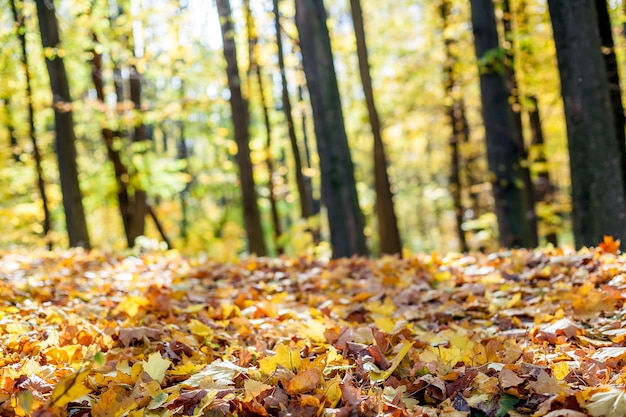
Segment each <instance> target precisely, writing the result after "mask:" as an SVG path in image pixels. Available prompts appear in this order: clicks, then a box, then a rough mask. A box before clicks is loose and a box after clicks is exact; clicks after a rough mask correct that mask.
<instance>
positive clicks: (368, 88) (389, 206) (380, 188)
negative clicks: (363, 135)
mask: <svg viewBox="0 0 626 417" xmlns="http://www.w3.org/2000/svg"><path fill="white" fill-rule="evenodd" d="M350 8H351V10H352V21H353V23H354V34H355V37H356V49H357V55H358V59H359V73H360V75H361V83H362V85H363V92H364V94H365V103H366V104H367V112H368V115H369V119H370V126H371V128H372V135H373V137H374V190H375V191H376V203H375V207H376V219H377V221H378V236H379V239H380V252H381V253H387V254H402V244H401V243H400V232H399V231H398V219H397V217H396V211H395V209H394V206H393V193H392V192H391V183H390V181H389V175H388V173H387V157H386V156H385V145H384V143H383V138H382V134H381V126H380V119H379V117H378V111H377V110H376V103H375V101H374V92H373V89H372V77H371V75H370V66H369V59H368V52H367V42H366V39H365V28H364V26H365V25H364V23H363V11H362V9H361V2H360V0H350Z"/></svg>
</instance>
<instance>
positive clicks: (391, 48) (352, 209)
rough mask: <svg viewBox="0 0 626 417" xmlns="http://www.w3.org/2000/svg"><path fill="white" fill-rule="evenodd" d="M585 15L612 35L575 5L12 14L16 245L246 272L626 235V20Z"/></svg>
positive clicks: (3, 73)
mask: <svg viewBox="0 0 626 417" xmlns="http://www.w3.org/2000/svg"><path fill="white" fill-rule="evenodd" d="M581 4H582V5H581V7H583V8H584V9H581V10H583V12H584V13H582V12H581V13H582V14H584V15H585V16H586V20H585V21H584V24H585V25H590V27H594V28H595V29H594V31H584V32H582V31H580V30H579V28H572V27H571V26H568V23H567V21H565V20H564V19H565V15H566V13H574V11H572V10H570V8H569V6H568V2H561V1H557V0H555V1H549V2H548V4H546V2H543V1H538V0H476V1H472V2H466V1H460V0H436V1H430V0H429V1H426V0H411V1H409V0H394V1H391V0H381V1H377V2H358V1H348V0H325V1H322V0H298V1H291V0H282V1H279V0H272V1H270V0H245V1H243V0H231V1H230V2H229V1H225V0H219V1H218V2H211V1H204V0H55V1H54V2H52V1H41V2H40V1H34V0H0V5H1V6H2V8H1V9H0V42H1V44H2V49H1V50H0V54H1V55H2V58H1V59H0V141H2V143H3V144H5V145H4V146H1V147H0V181H1V182H2V185H3V186H2V187H1V188H0V193H1V194H0V218H2V219H3V221H2V222H0V246H2V247H9V246H11V245H26V246H43V245H51V246H60V247H63V246H68V245H73V246H76V245H83V246H88V245H91V247H95V248H104V249H122V248H125V247H128V246H133V245H134V244H135V243H136V242H137V238H138V237H140V236H147V237H148V238H151V239H155V240H156V241H163V242H167V244H168V245H169V246H171V247H174V248H176V249H179V250H181V251H188V252H194V253H195V252H199V251H204V252H206V253H207V254H208V255H210V256H212V257H216V258H219V259H222V260H232V259H235V258H236V257H237V256H238V255H239V254H241V253H245V252H254V253H257V254H260V255H261V254H270V255H275V254H278V253H282V252H284V253H287V254H291V255H294V254H307V253H308V254H324V255H330V254H331V253H332V251H331V249H332V248H334V249H335V255H336V256H339V255H350V254H353V253H361V254H363V253H370V254H373V255H378V254H380V253H393V252H397V251H398V245H399V242H402V247H403V248H405V249H407V250H411V251H432V250H437V251H439V252H447V251H458V250H494V249H496V248H498V247H500V246H501V245H504V246H514V245H522V246H529V245H530V246H532V245H535V244H536V243H539V244H546V243H556V242H557V241H558V243H571V244H576V245H578V246H581V245H589V244H594V243H597V242H596V240H598V241H599V240H600V239H601V235H602V234H605V233H606V234H613V235H615V236H616V237H618V238H620V237H623V236H622V235H623V233H624V232H623V231H622V228H623V225H624V224H626V222H624V217H625V213H626V207H625V204H626V203H624V198H623V195H624V189H625V188H626V187H625V185H624V178H625V176H626V174H625V173H624V172H623V171H624V169H623V167H624V166H625V165H626V162H625V161H626V159H625V158H624V157H623V153H624V148H626V146H625V145H624V120H623V107H621V108H620V105H621V95H620V94H619V93H620V92H621V90H620V88H621V87H622V86H621V85H620V81H619V80H620V75H621V76H622V77H621V78H622V79H623V71H624V68H625V66H624V54H623V51H624V50H625V48H624V47H625V46H626V36H624V35H625V34H624V33H623V29H624V28H623V26H622V25H621V24H620V22H622V21H623V17H624V11H623V10H624V8H623V5H622V4H621V3H620V2H617V1H615V2H614V1H609V2H605V1H600V0H598V1H596V0H585V1H582V2H581ZM548 5H549V7H548ZM51 6H55V7H51ZM218 6H219V7H218ZM566 9H567V10H566ZM484 10H487V11H489V13H483V11H484ZM296 11H297V13H296ZM305 11H306V12H307V13H313V14H314V15H310V14H309V15H307V16H304V15H303V13H304V12H305ZM591 11H593V13H591ZM38 12H39V13H38ZM44 12H45V13H47V14H44ZM472 12H474V13H473V14H472ZM550 12H552V15H551V14H550ZM296 15H299V16H300V17H299V20H298V25H296ZM324 15H325V16H326V18H324ZM472 16H474V17H473V18H472ZM53 17H54V18H55V19H56V21H57V22H58V36H59V41H58V43H57V42H56V40H55V39H54V38H52V39H51V38H50V35H51V33H48V29H46V28H48V27H49V26H46V25H49V24H50V23H51V22H52V20H51V19H52V18H53ZM479 17H480V18H481V19H478V18H479ZM485 17H489V19H488V21H485V20H484V18H485ZM312 18H316V19H318V21H317V23H315V22H313V23H314V24H315V25H317V26H316V28H317V30H316V31H312V32H311V33H306V34H305V33H303V27H302V25H305V26H306V25H307V23H306V21H305V20H306V19H312ZM42 23H43V26H41V24H42ZM553 23H554V28H555V30H554V35H556V36H554V35H553ZM581 24H582V23H581ZM481 25H482V26H481ZM485 25H488V26H489V27H488V28H487V29H488V30H489V33H485V32H484V28H485ZM481 27H482V29H481ZM44 29H45V30H44ZM324 32H326V34H324ZM474 34H476V36H474ZM575 35H577V36H578V38H576V37H575ZM320 36H322V38H323V37H326V40H325V41H324V39H322V38H320ZM485 36H488V41H485V39H486V38H485ZM555 37H556V39H557V42H556V44H555V40H554V39H555ZM320 42H322V43H320ZM475 42H476V47H477V48H476V49H475V48H474V45H475ZM325 44H328V48H330V49H329V50H326V52H324V54H326V56H327V58H325V59H327V60H328V59H331V60H330V61H327V62H326V63H325V64H324V62H320V61H319V57H318V59H317V61H316V60H315V59H313V60H312V61H311V59H310V56H309V58H307V56H308V54H309V53H310V51H309V52H307V49H306V48H307V47H308V46H307V45H317V46H314V48H318V49H317V51H318V52H313V53H320V52H319V47H320V45H325ZM357 46H358V47H357ZM583 46H584V48H583ZM324 48H327V47H326V46H324ZM557 48H558V49H559V51H558V54H557ZM582 51H585V52H584V53H583V52H582ZM328 53H330V54H332V55H328ZM330 57H332V58H330ZM557 57H558V60H557ZM591 57H593V59H591ZM598 60H599V61H598ZM60 62H62V63H63V64H64V67H65V71H66V74H67V81H68V83H67V89H68V91H65V89H62V90H59V89H58V85H56V86H55V83H56V82H58V80H59V79H58V78H53V79H52V82H51V78H50V76H49V73H48V68H50V67H49V66H48V67H47V66H46V65H54V66H55V68H57V69H55V71H56V70H58V68H60V66H59V63H60ZM592 62H593V64H592ZM316 63H317V65H318V67H319V68H317V69H314V68H313V66H314V65H315V64H316ZM331 63H332V68H333V69H334V74H333V73H332V72H329V70H330V69H331ZM584 65H586V67H585V66H584ZM592 65H593V66H592ZM53 69H54V68H53ZM316 71H317V72H316ZM320 71H321V72H323V74H322V73H321V72H320ZM559 71H560V72H561V75H559ZM321 77H326V78H325V79H322V78H321ZM328 77H330V78H328ZM561 77H562V78H563V96H564V97H565V99H563V98H562V95H561V82H560V80H561ZM573 77H574V78H573ZM575 77H578V78H580V77H582V78H583V79H584V81H585V82H584V84H585V87H584V88H585V90H584V91H583V90H582V87H581V85H578V87H576V86H573V85H572V80H574V79H575ZM489 80H492V81H489ZM489 83H492V84H493V85H496V86H497V89H499V93H498V94H499V95H498V97H499V102H493V101H492V100H491V99H490V97H492V96H491V95H489V94H490V93H486V92H485V88H487V91H493V89H492V88H491V89H490V87H488V85H489ZM493 85H492V87H493ZM481 87H482V89H481ZM573 88H574V90H573ZM575 88H579V90H575ZM66 93H67V96H66ZM481 93H482V95H481ZM318 95H319V96H318ZM70 97H71V99H70ZM316 97H317V98H316ZM592 98H593V100H598V101H597V103H599V104H594V103H596V102H595V101H594V102H591V99H592ZM587 99H589V101H587ZM316 102H317V103H318V104H320V105H321V106H317V105H316V104H314V103H316ZM312 103H313V105H312ZM564 103H565V104H564ZM316 106H317V107H318V108H320V107H321V108H322V110H316ZM337 106H339V107H337ZM329 108H333V110H329ZM599 109H603V110H601V111H600V110H599ZM594 112H598V113H599V114H598V115H595V113H594ZM600 113H601V114H600ZM620 114H621V116H622V117H621V118H620V117H619V116H620ZM494 115H498V116H497V117H496V116H494ZM494 117H495V119H494ZM320 118H322V119H323V118H329V119H332V124H331V125H329V126H330V127H327V128H325V129H326V130H323V129H321V128H320V120H318V119H320ZM600 118H602V122H599V121H600ZM67 120H69V121H70V124H67V123H66V122H67ZM493 120H501V121H503V122H504V125H503V126H506V130H503V129H502V128H501V127H498V126H499V125H497V124H495V123H493ZM566 120H567V127H566ZM593 122H595V124H594V123H593ZM64 123H66V124H64ZM498 123H499V122H498ZM70 125H71V128H72V131H73V133H70V131H69V130H68V129H69V126H70ZM596 125H597V126H598V127H594V126H596ZM600 125H601V127H602V128H603V129H604V130H601V129H600V127H599V126H600ZM64 126H65V127H64ZM610 127H613V128H612V129H609V128H610ZM607 129H608V130H610V131H611V132H610V133H607V132H605V130H607ZM343 132H345V133H343ZM568 135H569V147H568ZM505 143H506V144H508V145H506V147H507V148H506V149H504V148H503V146H502V145H503V144H505ZM70 144H73V146H75V151H73V150H72V145H70ZM507 149H508V150H507ZM328 150H331V151H332V152H327V151H328ZM339 150H340V151H341V152H339V153H337V151H339ZM511 150H512V151H514V152H513V153H509V154H506V152H509V151H511ZM72 152H75V153H72ZM502 152H505V154H506V155H505V154H502ZM594 152H595V153H594ZM503 155H505V156H503ZM507 155H508V156H507ZM570 155H571V156H572V159H571V161H570ZM594 155H596V156H594ZM57 158H58V159H57ZM63 158H65V159H63ZM68 158H69V159H68ZM608 160H610V163H609V162H607V161H608ZM73 164H75V167H76V169H75V170H72V165H73ZM329 167H331V168H329ZM570 167H571V169H570ZM509 174H511V175H509ZM513 174H514V175H513ZM68 176H69V178H70V179H69V180H68V179H67V178H68ZM572 178H573V182H572ZM68 181H69V182H68ZM600 185H601V186H602V187H600ZM68 187H70V188H68ZM618 189H619V191H618ZM71 190H73V191H71ZM499 190H506V192H502V191H499ZM590 190H591V191H590ZM614 191H615V192H614ZM76 192H79V193H81V194H82V197H76V195H77V194H76ZM72 193H73V194H72ZM594 193H595V194H594ZM78 195H80V194H78ZM494 196H495V198H494ZM572 196H573V199H572ZM616 196H617V197H616ZM619 196H622V197H621V199H620V198H619ZM381 201H382V203H381ZM389 202H392V203H393V205H389V204H388V203H389ZM572 202H574V204H572ZM511 204H513V206H512V205H511ZM79 205H82V209H81V208H80V206H79ZM255 207H256V208H255ZM503 207H504V208H505V209H506V208H507V207H508V208H510V207H513V209H510V210H508V209H507V210H504V209H503ZM572 207H573V208H574V209H573V210H572ZM68 209H70V211H68ZM71 210H74V211H71ZM81 212H82V213H84V219H85V220H84V229H83V226H82V220H81V214H80V213H81ZM384 213H387V214H384ZM507 213H508V214H507ZM394 216H395V218H394ZM394 225H397V226H396V229H397V230H398V231H399V234H397V233H395V230H394ZM343 228H345V230H344V231H341V230H342V229H343ZM87 230H88V234H87ZM68 232H69V234H68ZM77 233H78V234H77ZM333 235H334V236H335V237H334V238H333ZM343 245H345V246H343Z"/></svg>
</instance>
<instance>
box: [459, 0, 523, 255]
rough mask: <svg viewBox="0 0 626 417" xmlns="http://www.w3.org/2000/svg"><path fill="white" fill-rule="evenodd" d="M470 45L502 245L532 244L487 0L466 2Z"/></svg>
mask: <svg viewBox="0 0 626 417" xmlns="http://www.w3.org/2000/svg"><path fill="white" fill-rule="evenodd" d="M471 9H472V28H473V31H474V44H475V47H476V56H477V58H478V61H479V63H480V64H479V67H480V68H479V69H480V90H481V102H482V114H483V120H484V123H485V133H486V139H487V162H488V164H489V170H490V171H491V174H492V177H493V180H492V188H493V196H494V200H495V206H496V216H497V219H498V229H499V232H500V245H502V246H504V247H515V246H524V247H528V246H531V245H532V241H531V233H530V225H529V223H528V217H527V216H526V213H527V209H526V205H525V199H524V190H523V186H522V185H521V184H523V180H522V173H521V166H520V165H521V162H522V160H523V156H522V150H521V149H520V146H519V141H518V140H517V139H516V135H517V133H516V131H515V124H514V122H513V115H512V111H511V106H510V104H509V91H508V89H507V86H506V80H505V75H504V65H503V64H504V62H503V59H502V56H501V54H500V46H499V42H498V32H497V30H496V20H495V12H494V7H493V2H492V0H471Z"/></svg>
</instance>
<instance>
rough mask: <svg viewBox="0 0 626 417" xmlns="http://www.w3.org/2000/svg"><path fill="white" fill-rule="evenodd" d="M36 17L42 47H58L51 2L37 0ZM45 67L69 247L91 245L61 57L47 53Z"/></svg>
mask: <svg viewBox="0 0 626 417" xmlns="http://www.w3.org/2000/svg"><path fill="white" fill-rule="evenodd" d="M36 5H37V17H38V18H39V28H40V31H41V42H42V45H43V48H44V50H53V51H54V50H56V49H57V48H58V47H59V44H60V41H59V29H58V23H57V18H56V15H55V10H54V4H53V2H50V1H46V0H36ZM46 66H47V68H48V75H49V76H50V87H51V89H52V97H53V107H54V121H55V126H56V153H57V159H58V163H59V174H60V175H59V176H60V179H61V192H62V194H63V208H64V210H65V221H66V224H67V232H68V236H69V243H70V246H72V247H76V246H82V247H84V248H89V247H90V242H89V234H88V232H87V221H86V219H85V211H84V208H83V197H82V194H81V191H80V185H79V183H78V166H77V163H76V143H75V142H76V136H75V134H74V121H73V118H72V99H71V97H70V88H69V84H68V81H67V74H66V72H65V66H64V65H63V60H62V58H61V57H59V56H58V55H52V56H50V55H47V56H46Z"/></svg>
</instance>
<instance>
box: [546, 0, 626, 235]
mask: <svg viewBox="0 0 626 417" xmlns="http://www.w3.org/2000/svg"><path fill="white" fill-rule="evenodd" d="M548 6H549V9H550V18H551V20H552V29H553V32H554V40H555V43H556V52H557V60H558V64H559V73H560V76H561V94H562V96H563V102H564V105H565V121H566V123H567V138H568V147H569V154H570V171H571V177H572V203H573V230H574V238H575V241H576V246H578V247H581V246H588V245H595V244H597V243H598V242H601V241H602V238H603V235H611V236H614V237H615V238H617V239H624V238H626V221H625V220H626V215H625V211H626V202H625V201H624V200H625V199H624V181H623V178H624V177H623V175H622V172H621V169H622V159H621V150H620V149H619V146H618V143H617V138H616V134H615V129H614V125H615V122H614V117H613V111H612V109H611V96H610V92H609V86H608V83H607V73H606V67H605V63H604V57H603V56H602V51H601V39H600V33H599V30H598V20H597V19H598V17H597V13H596V8H595V5H594V2H593V0H579V1H575V2H572V1H568V0H548Z"/></svg>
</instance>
